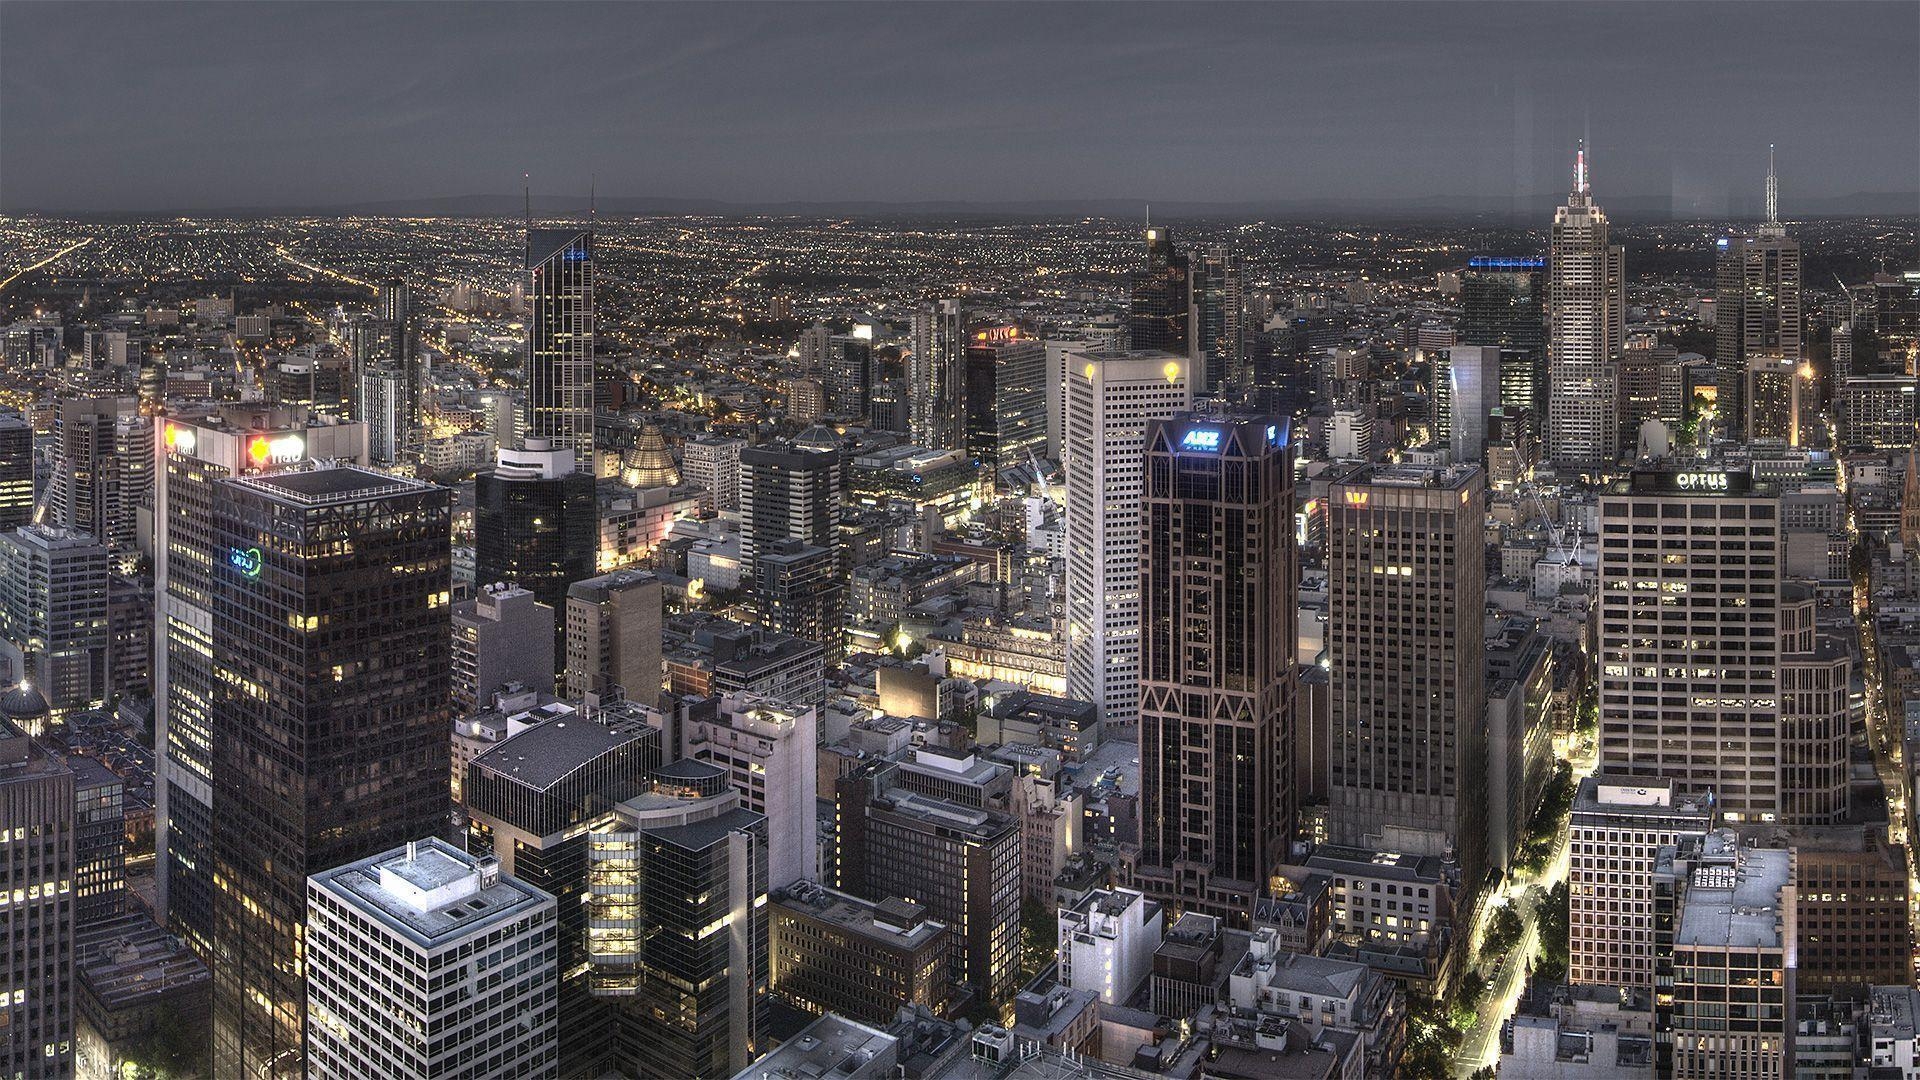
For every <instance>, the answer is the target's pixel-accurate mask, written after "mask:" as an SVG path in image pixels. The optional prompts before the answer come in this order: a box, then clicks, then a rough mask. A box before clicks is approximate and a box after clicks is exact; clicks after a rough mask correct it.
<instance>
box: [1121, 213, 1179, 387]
mask: <svg viewBox="0 0 1920 1080" xmlns="http://www.w3.org/2000/svg"><path fill="white" fill-rule="evenodd" d="M1127 329H1128V333H1129V335H1130V337H1131V339H1132V343H1133V348H1134V350H1135V351H1139V350H1143V349H1157V350H1159V351H1161V352H1170V353H1174V354H1176V355H1179V356H1186V355H1187V354H1188V350H1189V349H1190V347H1191V346H1192V343H1193V273H1192V269H1191V267H1190V266H1189V264H1188V261H1187V257H1186V256H1185V255H1182V254H1180V253H1179V252H1177V251H1175V250H1174V249H1173V237H1171V236H1169V235H1168V234H1167V230H1166V228H1165V227H1164V226H1153V225H1149V226H1147V262H1146V265H1145V266H1143V267H1141V269H1140V270H1139V272H1137V273H1135V274H1134V275H1133V303H1132V306H1131V308H1130V309H1129V312H1128V315H1127Z"/></svg>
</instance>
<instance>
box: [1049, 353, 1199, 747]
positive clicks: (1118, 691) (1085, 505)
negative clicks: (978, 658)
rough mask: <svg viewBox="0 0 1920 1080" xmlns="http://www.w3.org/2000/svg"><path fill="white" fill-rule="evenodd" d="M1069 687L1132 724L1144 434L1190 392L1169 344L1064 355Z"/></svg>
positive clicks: (1124, 724)
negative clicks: (1155, 348)
mask: <svg viewBox="0 0 1920 1080" xmlns="http://www.w3.org/2000/svg"><path fill="white" fill-rule="evenodd" d="M1066 363H1067V368H1068V375H1067V385H1066V407H1065V408H1066V418H1065V423H1066V442H1065V445H1064V446H1063V447H1062V457H1063V459H1064V461H1063V465H1064V466H1065V470H1066V476H1067V514H1066V534H1067V537H1066V541H1067V572H1066V589H1067V691H1068V695H1069V696H1071V697H1075V698H1079V699H1080V700H1082V701H1091V702H1093V703H1094V704H1095V705H1097V706H1099V708H1100V715H1101V719H1102V721H1103V723H1105V724H1106V725H1107V726H1108V727H1109V728H1110V729H1112V730H1115V731H1116V732H1131V731H1133V730H1134V728H1135V725H1136V723H1137V721H1138V718H1139V711H1140V558H1141V553H1140V537H1141V533H1140V522H1141V502H1142V499H1143V497H1144V493H1145V475H1146V436H1147V427H1148V425H1149V424H1150V423H1151V422H1152V421H1155V420H1170V419H1172V418H1173V417H1174V416H1175V415H1176V414H1178V413H1179V412H1181V411H1183V410H1185V409H1186V408H1187V407H1188V405H1189V404H1190V402H1191V394H1190V389H1189V383H1188V375H1189V365H1188V363H1187V361H1186V359H1185V357H1184V356H1179V355H1175V354H1173V353H1167V352H1119V351H1112V350H1100V349H1093V350H1088V351H1085V352H1073V353H1069V354H1068V356H1067V358H1066Z"/></svg>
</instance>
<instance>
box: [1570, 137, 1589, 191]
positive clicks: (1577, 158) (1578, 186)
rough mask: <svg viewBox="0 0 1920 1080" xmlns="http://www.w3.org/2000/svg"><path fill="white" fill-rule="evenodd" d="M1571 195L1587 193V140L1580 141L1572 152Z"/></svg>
mask: <svg viewBox="0 0 1920 1080" xmlns="http://www.w3.org/2000/svg"><path fill="white" fill-rule="evenodd" d="M1573 193H1574V194H1575V195H1585V194H1586V193H1587V140H1585V139H1581V140H1580V141H1579V142H1578V143H1577V144H1575V149H1574V151H1573Z"/></svg>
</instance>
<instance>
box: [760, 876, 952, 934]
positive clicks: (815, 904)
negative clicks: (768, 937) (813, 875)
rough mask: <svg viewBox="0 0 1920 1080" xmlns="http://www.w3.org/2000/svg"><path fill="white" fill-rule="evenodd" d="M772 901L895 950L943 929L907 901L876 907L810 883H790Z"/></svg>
mask: <svg viewBox="0 0 1920 1080" xmlns="http://www.w3.org/2000/svg"><path fill="white" fill-rule="evenodd" d="M773 902H774V903H775V904H777V905H779V906H781V907H784V908H789V909H791V910H793V911H798V912H804V913H806V914H807V915H809V916H811V917H813V918H815V919H818V920H820V921H821V922H824V923H827V924H829V925H831V926H834V927H836V928H838V929H840V930H844V931H846V932H847V933H849V934H853V935H856V936H858V937H863V938H867V939H869V940H872V941H877V942H880V943H882V944H885V945H889V946H893V947H896V948H906V949H916V948H919V947H920V946H921V945H923V944H925V943H926V942H927V941H928V940H930V939H932V938H934V937H937V936H938V935H940V934H941V933H942V932H944V931H945V930H946V928H947V924H946V923H943V922H940V921H938V920H936V919H929V918H927V911H926V908H925V907H924V906H922V905H920V904H916V903H914V902H913V901H911V900H902V899H898V898H894V899H888V900H884V901H882V902H880V903H877V904H876V903H874V902H873V901H871V900H862V899H861V898H859V897H857V896H849V895H848V894H846V893H843V892H840V891H839V890H837V889H829V888H827V887H826V886H824V885H816V884H814V883H813V882H811V881H796V882H794V883H793V884H791V885H789V886H787V887H786V890H785V892H784V894H783V895H781V896H778V897H776V898H775V899H774V901H773Z"/></svg>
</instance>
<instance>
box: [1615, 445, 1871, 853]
mask: <svg viewBox="0 0 1920 1080" xmlns="http://www.w3.org/2000/svg"><path fill="white" fill-rule="evenodd" d="M1600 530H1601V531H1600V624H1599V625H1600V649H1599V665H1600V672H1599V691H1600V772H1601V773H1602V774H1603V775H1604V774H1608V773H1622V774H1637V775H1653V776H1665V777H1671V778H1672V779H1673V780H1674V781H1675V782H1676V784H1677V785H1678V787H1679V789H1680V790H1681V791H1683V792H1687V793H1690V794H1703V793H1706V792H1712V793H1713V796H1714V798H1715V799H1716V800H1717V802H1718V805H1719V808H1720V810H1721V813H1722V814H1723V816H1724V818H1725V820H1726V821H1727V822H1728V823H1729V824H1735V825H1741V824H1754V823H1775V822H1777V823H1780V824H1783V825H1828V824H1834V823H1837V822H1838V821H1840V820H1841V818H1842V817H1844V815H1845V814H1846V810H1847V731H1848V722H1847V705H1846V697H1847V681H1848V670H1849V662H1848V654H1847V651H1846V649H1845V647H1844V646H1843V645H1842V644H1840V643H1838V642H1834V641H1831V640H1828V639H1826V638H1825V637H1824V636H1823V635H1821V634H1820V633H1819V632H1818V631H1817V630H1816V629H1815V623H1814V611H1815V598H1814V594H1813V590H1812V588H1811V587H1810V586H1806V585H1802V584H1798V583H1793V582H1789V581H1788V580H1786V578H1785V575H1784V573H1783V570H1782V565H1781V564H1782V563H1783V562H1784V561H1785V559H1784V554H1785V537H1784V535H1783V532H1782V529H1781V522H1780V495H1779V492H1778V491H1777V490H1774V489H1773V488H1772V487H1770V486H1768V485H1764V484H1757V483H1755V482H1754V479H1753V477H1752V475H1751V474H1750V473H1749V472H1747V471H1744V470H1736V469H1731V468H1727V467H1724V466H1720V467H1716V466H1709V465H1694V466H1689V467H1686V468H1647V469H1640V470H1636V471H1635V472H1634V473H1633V475H1632V478H1631V480H1630V481H1628V482H1624V483H1621V484H1617V485H1615V487H1614V489H1613V490H1611V491H1609V492H1607V493H1606V494H1605V495H1603V496H1602V497H1601V500H1600Z"/></svg>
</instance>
